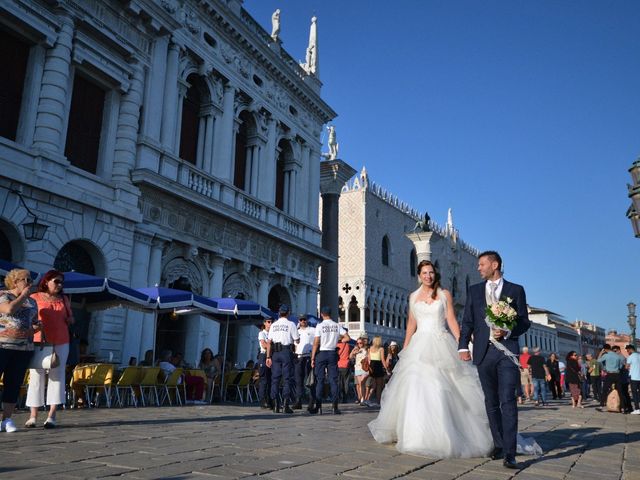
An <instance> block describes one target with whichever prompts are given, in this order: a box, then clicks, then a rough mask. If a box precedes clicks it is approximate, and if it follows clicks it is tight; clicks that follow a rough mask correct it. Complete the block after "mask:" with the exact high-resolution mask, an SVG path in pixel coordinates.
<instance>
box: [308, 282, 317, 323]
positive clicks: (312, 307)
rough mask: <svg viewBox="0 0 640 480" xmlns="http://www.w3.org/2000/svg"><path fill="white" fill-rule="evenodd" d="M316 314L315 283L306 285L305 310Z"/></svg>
mask: <svg viewBox="0 0 640 480" xmlns="http://www.w3.org/2000/svg"><path fill="white" fill-rule="evenodd" d="M306 313H311V314H312V315H315V316H318V287H316V286H315V285H308V286H307V312H306Z"/></svg>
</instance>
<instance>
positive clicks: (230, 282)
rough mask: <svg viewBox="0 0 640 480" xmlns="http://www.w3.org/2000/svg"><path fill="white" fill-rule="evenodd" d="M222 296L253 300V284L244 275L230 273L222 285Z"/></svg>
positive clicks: (254, 293)
mask: <svg viewBox="0 0 640 480" xmlns="http://www.w3.org/2000/svg"><path fill="white" fill-rule="evenodd" d="M222 296H223V297H229V298H237V299H239V300H253V299H254V298H256V292H255V284H254V282H252V281H251V279H250V278H249V276H248V275H247V274H246V273H242V272H233V273H230V274H229V275H228V276H227V277H226V278H225V280H224V284H223V285H222Z"/></svg>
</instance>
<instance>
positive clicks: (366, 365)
mask: <svg viewBox="0 0 640 480" xmlns="http://www.w3.org/2000/svg"><path fill="white" fill-rule="evenodd" d="M360 365H361V366H362V370H364V371H365V372H369V373H371V372H370V370H371V362H370V361H369V357H364V358H363V359H362V361H361V362H360Z"/></svg>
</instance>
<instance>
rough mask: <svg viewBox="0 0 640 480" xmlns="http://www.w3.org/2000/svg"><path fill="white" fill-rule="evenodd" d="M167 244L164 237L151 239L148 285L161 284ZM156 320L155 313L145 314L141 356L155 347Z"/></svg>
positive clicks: (141, 337) (141, 338)
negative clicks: (163, 259)
mask: <svg viewBox="0 0 640 480" xmlns="http://www.w3.org/2000/svg"><path fill="white" fill-rule="evenodd" d="M166 245H167V241H166V239H163V238H159V237H154V238H153V240H152V241H151V248H150V252H149V263H148V270H147V279H146V284H147V285H146V286H149V287H153V286H155V285H159V284H160V279H161V276H162V255H163V253H164V248H165V246H166ZM156 322H157V317H156V315H154V314H153V313H146V314H144V319H143V326H142V335H141V336H140V337H139V338H140V358H144V353H145V352H146V351H147V350H152V349H154V348H155V345H156V339H155V336H154V334H155V333H156ZM156 354H157V352H156Z"/></svg>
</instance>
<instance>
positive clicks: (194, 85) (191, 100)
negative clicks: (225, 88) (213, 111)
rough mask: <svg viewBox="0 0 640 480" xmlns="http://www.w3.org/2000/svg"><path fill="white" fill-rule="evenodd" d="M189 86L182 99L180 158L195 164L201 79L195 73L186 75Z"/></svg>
mask: <svg viewBox="0 0 640 480" xmlns="http://www.w3.org/2000/svg"><path fill="white" fill-rule="evenodd" d="M187 83H188V84H189V88H188V89H187V94H186V95H185V96H184V100H183V101H182V123H181V127H180V158H181V159H183V160H185V161H187V162H189V163H192V164H193V165H196V164H197V162H198V137H199V135H201V134H204V132H200V115H201V112H200V110H201V108H202V96H203V95H202V94H203V88H204V85H203V81H202V79H201V78H200V77H199V76H197V75H196V74H191V75H189V76H188V77H187Z"/></svg>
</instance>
